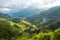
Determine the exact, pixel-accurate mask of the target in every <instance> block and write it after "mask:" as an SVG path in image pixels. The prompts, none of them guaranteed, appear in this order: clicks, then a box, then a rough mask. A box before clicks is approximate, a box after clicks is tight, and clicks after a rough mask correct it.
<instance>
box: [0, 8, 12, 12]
mask: <svg viewBox="0 0 60 40" xmlns="http://www.w3.org/2000/svg"><path fill="white" fill-rule="evenodd" d="M10 10H11V9H10V8H0V12H3V13H6V12H9V11H10Z"/></svg>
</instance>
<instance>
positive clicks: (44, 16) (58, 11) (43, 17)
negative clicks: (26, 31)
mask: <svg viewBox="0 0 60 40" xmlns="http://www.w3.org/2000/svg"><path fill="white" fill-rule="evenodd" d="M26 20H28V21H30V22H33V23H34V22H36V20H40V21H43V22H47V21H51V22H53V21H58V20H60V6H57V7H53V8H50V9H48V10H45V11H43V12H40V14H38V15H34V16H31V17H28V18H27V19H26ZM34 20H35V21H34Z"/></svg>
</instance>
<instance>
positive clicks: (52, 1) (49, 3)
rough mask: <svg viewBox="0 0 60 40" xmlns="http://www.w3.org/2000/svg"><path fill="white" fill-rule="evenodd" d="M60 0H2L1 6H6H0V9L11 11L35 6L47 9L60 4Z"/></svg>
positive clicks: (0, 1)
mask: <svg viewBox="0 0 60 40" xmlns="http://www.w3.org/2000/svg"><path fill="white" fill-rule="evenodd" d="M59 5H60V0H29V1H27V0H5V1H4V0H0V6H2V7H4V8H0V11H1V10H2V11H6V12H7V11H10V10H11V9H9V8H12V9H13V10H21V9H23V8H28V7H33V8H39V9H47V8H51V7H54V6H59Z"/></svg>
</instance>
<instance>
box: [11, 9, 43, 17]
mask: <svg viewBox="0 0 60 40" xmlns="http://www.w3.org/2000/svg"><path fill="white" fill-rule="evenodd" d="M41 11H42V10H41V9H28V8H27V9H22V10H20V11H16V12H13V13H10V15H12V16H13V17H18V18H27V17H30V16H32V15H34V14H39V13H40V12H41Z"/></svg>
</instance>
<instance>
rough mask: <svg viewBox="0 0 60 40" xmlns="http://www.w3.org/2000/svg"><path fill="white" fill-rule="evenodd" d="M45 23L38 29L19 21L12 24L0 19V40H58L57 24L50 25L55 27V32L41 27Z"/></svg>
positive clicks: (59, 31)
mask: <svg viewBox="0 0 60 40" xmlns="http://www.w3.org/2000/svg"><path fill="white" fill-rule="evenodd" d="M45 24H46V23H42V24H41V26H40V27H36V25H34V24H32V23H30V22H28V21H26V20H21V21H20V22H19V23H14V22H11V21H8V20H6V19H2V18H1V19H0V40H60V28H59V27H58V24H59V22H56V23H54V24H52V25H51V27H52V28H54V26H53V25H55V26H56V25H57V26H56V27H58V28H55V30H53V31H52V29H51V28H50V27H49V28H50V29H48V28H47V27H42V25H45Z"/></svg>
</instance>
